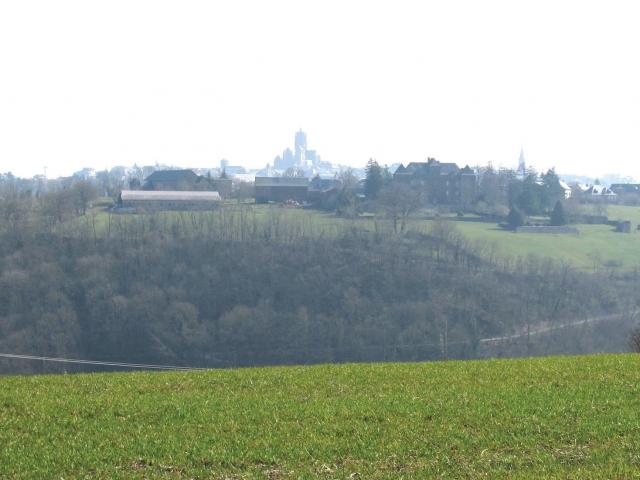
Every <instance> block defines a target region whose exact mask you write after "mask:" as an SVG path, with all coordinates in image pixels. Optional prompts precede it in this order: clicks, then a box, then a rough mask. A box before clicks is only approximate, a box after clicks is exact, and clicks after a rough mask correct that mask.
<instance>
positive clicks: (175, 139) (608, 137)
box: [0, 0, 640, 178]
mask: <svg viewBox="0 0 640 480" xmlns="http://www.w3.org/2000/svg"><path fill="white" fill-rule="evenodd" d="M639 13H640V7H639V6H638V5H637V4H636V3H634V2H625V1H613V2H607V3H606V4H605V3H600V4H598V3H587V2H578V1H573V0H572V1H566V2H551V1H542V2H535V3H533V2H524V1H517V0H516V1H497V0H490V1H488V2H482V3H478V2H472V1H455V2H412V1H401V2H395V3H393V4H392V3H386V2H358V1H354V2H348V3H344V2H337V1H327V2H322V3H307V2H294V1H284V0H275V1H274V2H257V1H249V0H244V1H238V2H232V3H211V2H204V1H202V2H200V1H194V2H189V3H188V4H187V5H184V4H177V3H170V2H151V1H147V0H140V1H133V2H123V1H114V2H109V3H108V4H96V3H93V2H82V1H68V0H61V1H60V2H44V1H34V2H28V3H24V2H3V3H2V4H0V65H2V75H0V171H1V172H7V171H11V172H13V173H15V174H17V175H20V176H32V175H34V174H41V173H43V172H44V168H45V166H46V167H47V172H48V175H49V176H51V177H54V176H60V175H69V174H70V173H72V172H73V171H77V170H80V169H81V168H83V167H93V168H96V169H104V168H107V167H112V166H115V165H131V164H133V163H137V164H138V165H145V164H156V163H160V164H170V165H175V166H180V167H213V166H217V165H219V162H220V159H222V158H226V159H228V160H229V162H230V163H231V164H233V165H244V166H246V167H248V168H263V167H264V166H265V165H266V164H267V163H269V164H272V165H273V162H274V157H275V156H276V155H278V154H282V151H283V148H284V147H286V146H291V138H292V133H293V132H295V131H298V129H300V128H302V129H303V130H304V131H305V132H307V133H308V135H309V144H310V145H312V146H313V149H317V151H318V152H321V154H322V160H323V161H329V162H331V163H333V164H344V165H350V166H354V167H360V166H363V165H364V164H365V163H366V161H367V160H368V159H369V158H371V157H373V158H376V159H377V160H378V161H379V162H380V163H381V164H389V165H390V164H393V163H396V162H402V163H405V164H406V163H408V162H412V161H424V160H425V159H426V158H427V157H435V158H437V159H439V160H442V161H445V162H455V163H457V164H459V165H466V164H469V165H473V166H475V165H486V164H487V163H489V162H491V163H492V164H493V165H496V166H505V167H511V168H517V167H518V158H519V154H520V151H521V149H524V154H525V156H526V160H527V165H530V166H533V167H536V168H537V169H539V170H545V169H548V168H550V167H554V166H555V167H556V169H557V171H558V172H561V173H565V172H566V173H572V174H581V175H586V176H591V177H602V176H604V175H605V174H608V173H617V174H621V175H627V176H633V177H636V178H640V142H638V141H637V136H638V132H640V115H638V112H640V90H639V89H638V88H637V85H640V66H639V65H638V62H634V61H633V58H635V56H636V49H637V47H636V46H637V45H639V44H640V30H639V29H637V27H636V20H637V18H638V17H639V15H638V14H639Z"/></svg>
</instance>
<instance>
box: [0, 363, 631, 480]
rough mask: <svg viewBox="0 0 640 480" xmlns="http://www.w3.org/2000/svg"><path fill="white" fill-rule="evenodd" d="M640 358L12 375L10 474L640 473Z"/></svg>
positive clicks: (6, 450)
mask: <svg viewBox="0 0 640 480" xmlns="http://www.w3.org/2000/svg"><path fill="white" fill-rule="evenodd" d="M639 367H640V356H638V355H632V354H628V355H599V356H591V357H557V358H553V357H552V358H536V359H520V360H488V361H468V362H436V363H419V364H373V365H370V364H360V365H332V366H313V367H279V368H261V369H239V370H218V371H215V370H214V371H204V372H171V373H117V374H92V375H78V374H77V375H57V376H32V377H17V376H16V377H2V378H0V445H1V446H2V447H1V448H0V478H3V479H5V478H6V479H27V478H28V479H32V478H33V479H42V478H56V479H60V478H64V479H69V478H122V479H124V478H220V479H222V478H265V479H278V478H434V477H438V478H576V479H577V478H603V479H605V478H606V479H611V478H632V477H634V478H637V477H638V476H640V413H639V412H640V368H639Z"/></svg>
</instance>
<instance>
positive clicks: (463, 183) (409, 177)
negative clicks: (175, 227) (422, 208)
mask: <svg viewBox="0 0 640 480" xmlns="http://www.w3.org/2000/svg"><path fill="white" fill-rule="evenodd" d="M393 179H394V180H395V181H398V182H403V183H406V184H409V185H411V186H414V187H418V188H424V189H425V190H426V192H427V196H428V198H429V201H431V202H432V203H435V204H437V205H451V206H456V207H462V208H464V207H467V206H468V205H470V204H471V203H473V202H474V201H475V198H476V195H477V184H478V177H477V175H476V173H475V172H474V171H473V169H471V168H470V167H469V166H468V165H467V166H466V167H464V168H459V167H458V165H456V164H455V163H442V162H439V161H437V160H435V159H433V158H430V159H429V160H428V161H427V162H412V163H409V164H408V165H407V166H406V167H405V166H404V165H402V164H401V165H400V166H399V167H398V168H397V170H396V171H395V173H394V174H393Z"/></svg>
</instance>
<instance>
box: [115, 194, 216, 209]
mask: <svg viewBox="0 0 640 480" xmlns="http://www.w3.org/2000/svg"><path fill="white" fill-rule="evenodd" d="M219 203H220V194H219V193H218V192H193V191H170V190H163V191H149V190H123V191H122V192H121V193H120V205H119V208H120V209H123V210H128V209H132V210H137V211H138V210H142V211H159V210H212V209H214V208H216V207H217V206H218V205H219Z"/></svg>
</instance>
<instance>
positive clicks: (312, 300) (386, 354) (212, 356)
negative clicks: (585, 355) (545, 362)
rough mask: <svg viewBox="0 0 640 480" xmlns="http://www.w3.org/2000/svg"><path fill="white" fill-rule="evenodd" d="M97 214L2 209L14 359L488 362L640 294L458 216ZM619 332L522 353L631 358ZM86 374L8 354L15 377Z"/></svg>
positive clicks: (547, 341) (631, 303)
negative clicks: (426, 224)
mask: <svg viewBox="0 0 640 480" xmlns="http://www.w3.org/2000/svg"><path fill="white" fill-rule="evenodd" d="M381 195H382V196H383V197H384V196H385V195H390V193H385V192H382V193H381ZM387 203H392V202H391V201H389V202H387ZM387 208H393V207H387ZM398 208H400V210H401V207H398ZM81 210H82V209H81V208H79V212H78V213H80V215H79V216H77V217H75V218H73V219H72V220H71V221H70V220H64V219H59V218H57V215H56V214H55V212H52V211H51V210H50V209H49V208H48V207H47V206H46V205H44V204H42V202H39V201H38V200H34V199H32V198H31V197H20V196H19V195H14V196H11V195H5V196H4V197H3V200H2V202H0V216H1V217H0V218H1V222H2V223H1V226H0V352H4V353H7V352H9V353H18V354H21V353H24V354H35V355H45V356H64V357H76V358H89V359H97V360H108V361H123V362H135V363H159V364H163V363H164V364H176V365H189V366H201V367H227V366H248V365H267V364H284V363H315V362H349V361H399V360H428V359H443V358H475V357H478V356H481V355H486V354H487V352H486V350H482V345H481V343H480V340H481V339H483V338H487V337H496V336H503V335H510V334H518V333H521V332H526V331H529V330H531V329H535V327H536V326H538V325H552V326H553V325H556V326H561V325H563V324H566V323H569V322H572V321H575V320H580V319H585V318H588V317H593V316H599V315H603V316H604V315H609V314H614V313H621V312H633V311H635V309H636V308H637V307H638V302H639V296H638V292H639V291H640V276H639V275H638V273H637V272H629V273H611V272H604V271H603V272H599V273H585V272H579V271H575V270H574V269H572V268H571V267H569V266H568V265H562V264H554V263H552V262H550V261H545V260H541V259H536V258H528V259H512V260H507V259H504V258H500V257H499V256H498V255H495V252H491V250H490V248H488V247H485V246H482V245H477V244H474V245H470V244H468V243H467V242H466V241H465V240H464V239H463V238H462V236H461V235H459V234H458V233H457V232H456V229H455V227H454V226H453V224H452V223H451V222H448V221H446V220H441V221H436V222H433V226H432V227H431V228H430V230H429V231H428V232H427V233H424V232H422V233H420V232H416V231H412V230H410V229H407V230H405V229H404V228H403V229H400V228H395V229H394V228H393V226H391V224H390V223H389V222H390V221H389V220H387V221H385V222H381V223H380V228H376V231H374V232H366V231H362V230H360V229H358V228H357V226H356V225H357V224H356V223H353V225H352V226H350V227H344V228H340V229H337V231H336V232H335V234H332V235H328V234H326V232H324V231H320V230H318V229H317V227H314V225H313V224H311V223H307V222H304V221H294V220H292V219H290V218H289V219H287V217H285V216H283V215H282V211H281V210H279V209H278V208H277V207H275V208H273V209H271V210H270V211H269V212H268V214H267V215H265V216H262V217H258V216H256V215H255V212H254V211H253V210H252V207H251V206H229V207H224V208H222V209H220V210H218V211H215V212H211V213H201V212H198V213H195V212H193V213H187V212H185V213H176V214H171V215H165V214H149V215H132V216H126V215H108V216H107V219H106V220H105V217H102V221H103V222H106V224H103V225H101V226H100V228H98V227H97V226H96V217H95V215H92V214H89V213H88V214H86V215H81ZM399 215H402V211H400V213H399ZM392 217H393V215H392ZM629 315H631V313H629ZM620 328H622V327H620ZM612 330H613V329H611V328H608V329H604V331H603V330H602V329H601V330H597V331H596V330H594V329H588V328H586V327H585V328H583V329H581V330H579V331H577V330H576V329H567V330H563V329H560V330H558V332H559V333H558V334H557V335H554V336H551V337H550V336H544V337H542V336H539V337H532V338H531V339H528V341H527V342H526V343H525V344H522V345H520V346H519V347H518V348H517V350H516V351H515V352H514V351H513V350H511V351H510V352H509V354H521V355H531V354H541V353H553V352H555V353H559V352H565V351H566V352H586V351H598V350H607V349H608V350H611V349H613V350H615V349H620V348H623V347H621V342H620V341H619V338H618V336H616V335H617V334H615V335H614V333H613V332H612ZM622 343H624V342H622ZM494 353H496V354H499V352H494ZM488 354H492V352H488ZM83 368H84V369H86V368H85V367H81V366H73V365H71V366H69V365H60V364H40V363H38V362H24V361H18V360H7V359H0V372H3V373H10V372H25V373H27V372H50V371H63V370H67V371H78V370H81V369H83Z"/></svg>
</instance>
